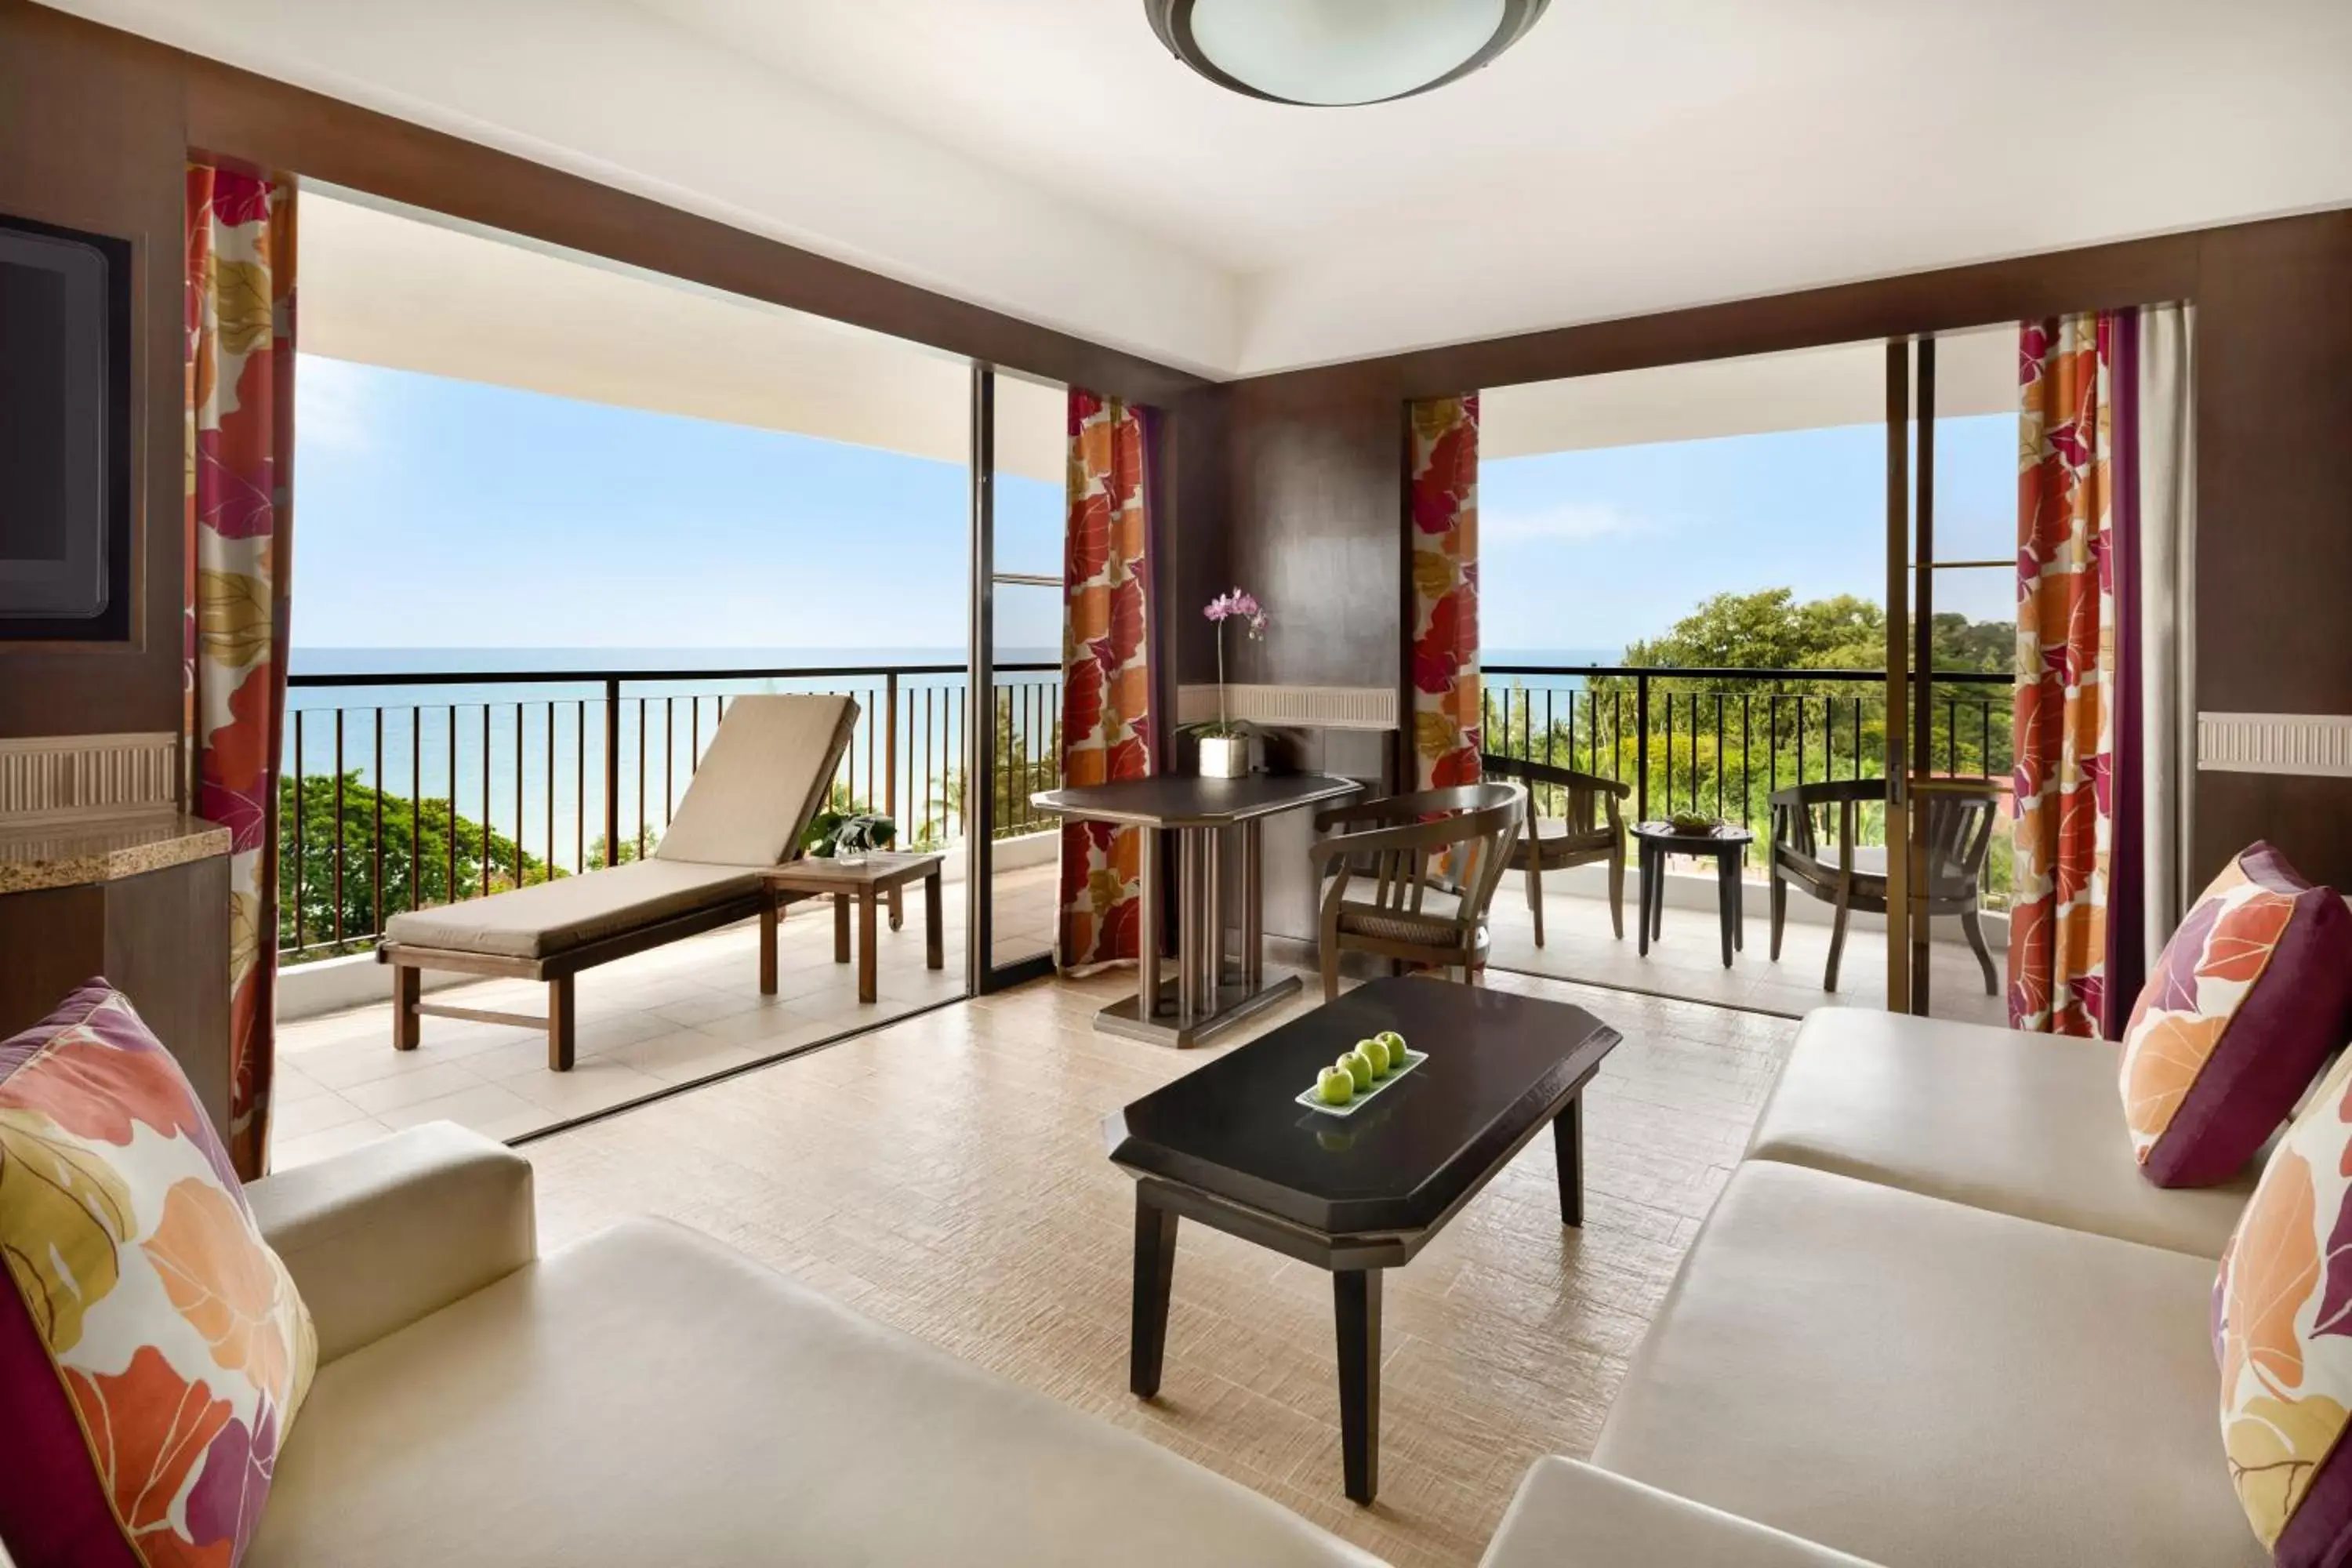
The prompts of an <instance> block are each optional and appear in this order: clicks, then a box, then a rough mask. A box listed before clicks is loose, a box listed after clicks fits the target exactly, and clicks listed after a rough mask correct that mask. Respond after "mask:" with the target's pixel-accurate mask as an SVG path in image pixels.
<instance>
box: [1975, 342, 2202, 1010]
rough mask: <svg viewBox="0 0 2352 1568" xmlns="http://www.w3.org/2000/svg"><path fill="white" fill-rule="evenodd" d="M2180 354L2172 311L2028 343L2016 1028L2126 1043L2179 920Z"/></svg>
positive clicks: (2187, 603)
mask: <svg viewBox="0 0 2352 1568" xmlns="http://www.w3.org/2000/svg"><path fill="white" fill-rule="evenodd" d="M2191 339H2192V321H2191V316H2190V312H2189V310H2188V309H2187V308H2186V307H2184V306H2180V305H2160V306H2148V307H2144V308H2141V309H2137V310H2111V311H2099V312H2095V313H2088V314H2084V315H2078V316H2068V317H2064V318H2062V319H2058V320H2053V321H2039V322H2033V321H2029V322H2027V323H2026V324H2025V325H2024V327H2023V328H2022V329H2021V334H2020V338H2019V348H2020V353H2019V366H2020V397H2019V416H2020V418H2019V469H2018V513H2017V524H2018V555H2017V560H2018V603H2017V697H2016V700H2017V714H2016V744H2017V773H2016V812H2017V815H2016V823H2015V829H2014V832H2015V839H2014V847H2015V855H2014V858H2013V864H2014V873H2013V875H2014V879H2015V887H2016V903H2015V905H2014V907H2013V908H2012V910H2011V914H2010V944H2009V973H2010V989H2009V1016H2010V1022H2011V1024H2012V1025H2013V1026H2016V1027H2018V1028H2022V1029H2038V1030H2044V1031H2047V1032H2050V1033H2053V1034H2063V1035H2083V1036H2104V1037H2106V1038H2108V1039H2118V1038H2121V1037H2122V1035H2123V1030H2124V1026H2125V1024H2126V1022H2127V1020H2128V1018H2129V1016H2130V1012H2131V1007H2132V1004H2133V1002H2134V1001H2135V999H2136V998H2137V996H2138V994H2139V991H2140V988H2141V985H2142V984H2143V983H2144V981H2145V980H2146V977H2147V972H2148V967H2149V965H2150V964H2152V963H2154V962H2155V959H2156V955H2157V954H2158V952H2160V951H2161V950H2162V948H2163V945H2164V942H2165V940H2166V938H2167V937H2168V936H2169V935H2170V934H2171V931H2172V928H2173V927H2174V926H2175V925H2176V924H2177V923H2178V922H2179V919H2180V914H2181V910H2182V901H2183V899H2184V897H2185V895H2186V892H2187V889H2185V888H2184V887H2183V886H2182V882H2181V879H2182V877H2183V875H2184V871H2183V867H2184V866H2185V864H2186V858H2187V857H2186V841H2187V834H2188V826H2189V784H2190V780H2191V776H2192V775H2191V769H2192V768H2193V766H2194V763H2193V759H2194V756H2195V745H2194V736H2195V728H2194V726H2195V714H2194V713H2193V711H2191V710H2190V698H2189V692H2190V689H2191V687H2190V682H2189V670H2190V668H2192V666H2191V664H2190V662H2189V661H2190V659H2191V658H2192V657H2193V655H2192V651H2191V649H2190V648H2189V647H2188V642H2187V638H2188V629H2189V626H2191V624H2192V621H2191V616H2190V613H2189V612H2190V607H2191V605H2192V603H2193V594H2194V580H2193V574H2194V563H2195V556H2196V552H2195V533H2196V517H2195V507H2194V500H2193V498H2194V492H2195V472H2194V467H2193V454H2194V450H2195V447H2194V442H2195V432H2194V427H2193V423H2192V416H2191V410H2192V407H2193V396H2192V389H2191V386H2190V373H2191V366H2192V350H2191Z"/></svg>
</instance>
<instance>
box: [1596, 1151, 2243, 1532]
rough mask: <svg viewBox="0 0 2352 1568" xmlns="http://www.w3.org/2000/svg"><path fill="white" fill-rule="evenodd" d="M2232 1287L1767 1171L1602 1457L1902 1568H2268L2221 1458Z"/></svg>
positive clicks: (1958, 1214) (1629, 1381) (1886, 1191)
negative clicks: (2041, 1567)
mask: <svg viewBox="0 0 2352 1568" xmlns="http://www.w3.org/2000/svg"><path fill="white" fill-rule="evenodd" d="M2211 1277H2212V1265H2211V1264H2210V1263H2209V1262H2207V1261H2205V1260H2204V1259H2201V1258H2191V1257H2188V1256H2186V1255H2184V1254H2181V1253H2178V1252H2170V1251H2167V1250H2164V1249H2162V1248H2160V1247H2142V1246H2140V1245H2138V1244H2137V1243H2134V1242H2127V1241H2117V1240H2115V1239H2113V1238H2112V1237H2102V1236H2090V1235H2085V1234H2084V1233H2082V1232H2079V1231H2070V1230H2064V1229H2061V1228H2059V1227H2058V1226H2049V1225H2042V1224H2040V1223H2038V1222H2036V1221H2032V1220H2025V1219H2019V1218H2016V1217H2014V1216H2012V1215H2003V1214H1993V1213H1990V1212H1988V1211H1986V1210H1983V1209H1975V1208H1969V1207H1966V1206H1964V1205H1959V1204H1955V1203H1948V1202H1946V1201H1944V1200H1943V1199H1940V1198H1932V1197H1926V1196H1922V1195H1921V1194H1916V1193H1910V1192H1905V1191H1902V1190H1900V1189H1897V1188H1894V1187H1885V1186H1879V1185H1877V1184H1873V1183H1868V1182H1859V1181H1855V1180H1853V1179H1852V1178H1850V1177H1846V1176H1838V1175H1832V1174H1830V1173H1826V1172H1822V1171H1815V1170H1808V1169H1805V1168H1803V1167H1801V1166H1795V1165H1784V1164H1779V1163H1772V1162H1769V1161H1749V1162H1748V1163H1743V1164H1742V1165H1741V1166H1740V1167H1739V1169H1738V1171H1737V1172H1735V1173H1733V1175H1732V1178H1731V1181H1730V1183H1729V1184H1728V1185H1727V1187H1726V1188H1725V1190H1724V1194H1723V1197H1722V1199H1721V1201H1720V1202H1719V1203H1718V1204H1717V1206H1716V1209H1715V1212H1714V1213H1713V1214H1712V1215H1710V1216H1709V1217H1708V1219H1707V1221H1706V1224H1705V1225H1704V1226H1702V1227H1701V1229H1700V1233H1699V1236H1698V1237H1697V1239H1696V1241H1695V1242H1694V1243H1693V1245H1692V1247H1691V1251H1690V1253H1689V1255H1688V1257H1687V1258H1685V1260H1684V1267H1683V1269H1682V1272H1681V1274H1680V1275H1679V1277H1678V1278H1677V1279H1676V1280H1675V1285H1674V1287H1673V1289H1671V1290H1670V1291H1669V1292H1668V1294H1667V1298H1666V1300H1665V1302H1664V1306H1663V1307H1662V1309H1661V1310H1660V1313H1659V1315H1658V1317H1657V1319H1656V1321H1654V1325H1653V1327H1652V1329H1651V1331H1650V1334H1649V1336H1648V1338H1647V1339H1646V1340H1645V1341H1644V1342H1643V1346H1642V1348H1641V1350H1640V1351H1639V1352H1636V1354H1635V1356H1634V1360H1633V1366H1632V1367H1631V1369H1630V1370H1629V1371H1628V1373H1627V1375H1626V1381H1625V1384H1624V1387H1623V1389H1622V1391H1621V1392H1620V1393H1619V1394H1618V1396H1617V1400H1616V1403H1615V1405H1613V1406H1612V1409H1611V1410H1610V1413H1609V1419H1608V1422H1607V1424H1606V1426H1604V1427H1603V1428H1602V1430H1601V1440H1600V1444H1599V1447H1598V1448H1597V1449H1596V1451H1595V1453H1594V1455H1593V1459H1594V1462H1595V1463H1596V1464H1599V1465H1601V1466H1602V1467H1603V1468H1608V1469H1612V1470H1616V1471H1618V1472H1620V1473H1621V1474H1623V1475H1627V1476H1630V1477H1632V1478H1633V1479H1635V1480H1639V1481H1646V1482H1648V1483H1649V1484H1650V1485H1652V1486H1655V1487H1660V1488H1663V1489H1665V1490H1667V1491H1670V1492H1675V1493H1679V1494H1680V1495H1682V1496H1684V1497H1686V1498H1689V1499H1690V1500H1693V1501H1695V1502H1700V1503H1706V1504H1708V1505H1710V1506H1712V1507H1715V1508H1719V1509H1722V1510H1726V1511H1727V1512H1730V1513H1735V1514H1739V1515H1741V1516H1743V1517H1745V1518H1748V1519H1751V1520H1754V1521H1758V1522H1759V1523H1761V1524H1766V1525H1770V1526H1773V1527H1774V1528H1777V1529H1780V1530H1784V1531H1789V1532H1790V1534H1793V1535H1798V1536H1801V1537H1803V1538H1805V1539H1807V1540H1809V1541H1815V1542H1820V1543H1822V1545H1825V1546H1831V1547H1834V1548H1836V1549H1838V1550H1840V1551H1843V1552H1852V1553H1853V1554H1854V1555H1856V1556H1859V1557H1863V1558H1865V1559H1868V1560H1869V1561H1871V1562H1874V1563H1885V1564H1886V1565H1887V1568H1946V1565H1948V1568H1983V1565H1984V1564H1987V1563H2000V1564H2003V1565H2004V1568H2032V1565H2033V1564H2042V1563H2047V1564H2053V1565H2055V1564H2067V1565H2069V1568H2073V1565H2076V1564H2081V1563H2132V1564H2135V1565H2136V1568H2161V1565H2164V1564H2170V1563H2180V1564H2184V1565H2189V1564H2193V1565H2194V1568H2231V1564H2245V1565H2248V1568H2252V1565H2255V1564H2260V1563H2266V1562H2267V1561H2268V1559H2267V1557H2266V1556H2265V1554H2264V1553H2263V1551H2262V1549H2261V1547H2260V1546H2258V1545H2257V1544H2256V1543H2255V1542H2254V1539H2253V1536H2252V1533H2251V1532H2250V1531H2247V1529H2246V1526H2245V1520H2244V1517H2243V1516H2242V1514H2241V1512H2240V1511H2239V1509H2238V1506H2237V1500H2236V1498H2235V1497H2234V1496H2233V1495H2232V1494H2231V1489H2230V1483H2229V1478H2228V1475H2227V1474H2226V1472H2225V1471H2224V1470H2223V1468H2222V1467H2221V1463H2220V1460H2219V1456H2218V1455H2217V1454H2216V1453H2215V1452H2214V1449H2215V1441H2214V1438H2215V1433H2214V1426H2213V1414H2212V1412H2213V1405H2212V1400H2213V1370H2212V1368H2213V1363H2212V1359H2211V1352H2210V1344H2209V1340H2208V1318H2207V1314H2208V1311H2209V1302H2210V1295H2211V1283H2212V1279H2211Z"/></svg>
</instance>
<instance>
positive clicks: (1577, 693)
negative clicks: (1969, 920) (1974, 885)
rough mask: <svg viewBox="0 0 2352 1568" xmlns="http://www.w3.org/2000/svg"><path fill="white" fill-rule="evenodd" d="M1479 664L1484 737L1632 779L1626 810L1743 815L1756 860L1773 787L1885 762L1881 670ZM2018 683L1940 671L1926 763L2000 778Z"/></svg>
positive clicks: (1879, 832) (2002, 872) (1866, 771)
mask: <svg viewBox="0 0 2352 1568" xmlns="http://www.w3.org/2000/svg"><path fill="white" fill-rule="evenodd" d="M1482 674H1483V676H1484V683H1483V684H1484V692H1483V698H1482V705H1483V715H1482V717H1483V721H1484V725H1485V732H1484V735H1483V737H1482V739H1481V742H1480V744H1481V746H1482V748H1483V749H1484V750H1486V751H1487V752H1493V753H1495V754H1497V755H1503V756H1513V757H1518V758H1522V759H1524V760H1527V761H1530V762H1539V763H1549V764H1551V765H1553V766H1556V767H1564V768H1574V769H1577V770H1579V771H1580V772H1584V773H1595V774H1598V775H1600V776H1601V777H1603V778H1608V779H1613V780H1617V781H1619V782H1621V783H1624V784H1631V785H1632V786H1633V798H1632V799H1631V800H1629V801H1628V802H1627V807H1628V810H1629V817H1630V819H1631V820H1635V821H1639V820H1647V819H1652V818H1656V817H1663V816H1669V815H1671V814H1673V813H1675V812H1678V811H1688V812H1694V813H1697V814H1700V815H1704V816H1713V817H1715V818H1717V820H1719V821H1724V822H1733V823H1738V824H1741V825H1744V826H1747V827H1748V829H1749V830H1750V831H1752V832H1754V833H1755V834H1756V837H1757V843H1756V845H1755V846H1754V847H1752V848H1751V849H1750V851H1749V864H1750V865H1751V866H1754V867H1760V866H1762V865H1764V864H1765V858H1766V855H1767V854H1768V853H1769V838H1770V824H1771V810H1770V806H1769V800H1770V798H1771V795H1772V792H1773V791H1775V790H1777V789H1780V788H1783V787H1785V786H1787V785H1790V784H1813V783H1819V782H1822V781H1825V780H1830V779H1870V778H1878V777H1881V776H1883V775H1884V773H1885V719H1886V691H1885V686H1886V677H1885V673H1884V672H1883V671H1879V670H1869V669H1739V668H1637V667H1633V666H1624V665H1529V664H1490V665H1487V666H1486V667H1485V668H1484V670H1483V671H1482ZM2011 689H2012V680H2011V676H2010V675H2009V674H2007V673H2006V672H1996V673H1986V672H1979V671H1969V672H1959V671H1954V672H1944V671H1938V672H1937V674H1936V676H1935V679H1934V680H1933V682H1932V683H1931V686H1930V715H1929V718H1930V724H1929V734H1930V740H1931V742H1932V743H1931V745H1930V747H1929V750H1928V754H1927V756H1926V757H1925V758H1924V759H1922V760H1923V761H1924V763H1925V764H1926V766H1925V768H1924V769H1923V771H1925V772H1928V773H1934V774H1937V775H1938V776H1942V777H1949V778H1990V779H1991V780H1993V781H1995V782H1996V783H1997V784H2000V783H2005V782H2006V781H2007V779H2008V777H2009V774H2010V770H2011V764H2012V761H2013V758H2014V751H2013V747H2012V740H2011V714H2012V700H2011ZM1544 804H1545V803H1544V802H1543V801H1541V800H1539V801H1538V809H1540V808H1541V807H1542V805H1544ZM1856 833H1857V837H1859V838H1860V840H1861V842H1863V843H1864V844H1865V845H1877V846H1883V845H1884V844H1885V813H1884V811H1883V810H1880V809H1876V808H1873V809H1869V810H1865V811H1864V813H1863V814H1862V820H1861V821H1860V823H1859V825H1858V826H1857V829H1856ZM1986 883H1987V889H1986V890H1987V895H1988V901H1989V902H1997V903H2005V902H2006V901H2007V894H2008V888H2009V864H2008V844H2007V836H2006V835H1996V836H1995V846H1994V850H1993V857H1992V861H1991V863H1990V865H1989V866H1988V868H1987V875H1986Z"/></svg>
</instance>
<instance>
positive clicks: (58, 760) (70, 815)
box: [0, 731, 180, 826]
mask: <svg viewBox="0 0 2352 1568" xmlns="http://www.w3.org/2000/svg"><path fill="white" fill-rule="evenodd" d="M179 772H180V738H179V737H178V736H177V735H174V734H172V733H170V732H169V731H165V732H163V733H159V734H138V735H36V736H32V737H29V738H26V739H23V740H13V741H12V740H0V822H7V823H10V824H14V825H18V826H28V825H33V824H38V823H44V822H75V821H79V820H81V819H83V818H86V817H96V816H124V815H126V814H129V813H133V812H142V811H156V810H161V809H164V808H168V807H171V806H174V805H177V804H178V803H179V798H180V778H179Z"/></svg>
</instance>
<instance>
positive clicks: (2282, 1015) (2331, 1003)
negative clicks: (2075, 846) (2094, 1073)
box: [2122, 844, 2352, 1187]
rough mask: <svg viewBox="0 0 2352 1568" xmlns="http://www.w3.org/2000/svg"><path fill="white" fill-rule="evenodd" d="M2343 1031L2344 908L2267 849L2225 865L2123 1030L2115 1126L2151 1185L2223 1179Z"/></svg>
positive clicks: (2349, 975)
mask: <svg viewBox="0 0 2352 1568" xmlns="http://www.w3.org/2000/svg"><path fill="white" fill-rule="evenodd" d="M2347 1031H2352V910H2347V909H2346V908H2345V907H2344V900H2343V899H2342V898H2340V897H2338V896H2337V894H2336V890H2335V889H2333V888H2315V887H2313V886H2312V885H2311V884H2310V883H2309V882H2306V881H2305V880H2304V879H2302V878H2301V877H2299V876H2297V875H2296V874H2295V869H2294V867H2292V866H2290V865H2288V864H2287V863H2286V858H2285V857H2284V856H2283V855H2281V854H2280V853H2279V852H2278V851H2277V850H2275V849H2273V848H2272V847H2270V846H2269V845H2267V844H2257V845H2255V846H2254V847H2252V848H2250V849H2246V850H2242V851H2241V852H2240V853H2239V855H2238V856H2237V858H2235V859H2233V860H2231V862H2230V863H2229V864H2228V865H2227V866H2225V867H2223V868H2221V875H2220V876H2218V877H2216V878H2214V879H2213V883H2212V885H2211V886H2210V887H2209V888H2207V889H2205V892H2204V895H2203V896H2202V897H2201V898H2200V899H2199V900H2197V904H2196V907H2195V908H2193V909H2191V910H2189V918H2188V919H2186V920H2184V921H2181V922H2180V928H2179V930H2178V931H2174V932H2173V933H2172V940H2171V941H2170V942H2166V943H2165V944H2164V954H2163V956H2162V957H2161V958H2159V959H2158V961H2157V964H2156V969H2155V971H2154V973H2151V974H2149V976H2148V977H2147V985H2145V986H2144V987H2142V988H2141V990H2140V994H2139V1001H2138V1003H2137V1005H2135V1006H2134V1007H2133V1009H2132V1016H2131V1022H2130V1024H2129V1025H2128V1026H2126V1028H2125V1030H2124V1059H2123V1072H2122V1089H2123V1099H2124V1118H2125V1121H2126V1123H2128V1125H2129V1126H2130V1128H2131V1136H2132V1148H2133V1150H2134V1151H2135V1152H2137V1154H2138V1156H2139V1163H2140V1167H2141V1169H2142V1170H2144V1171H2145V1172H2147V1177H2148V1179H2149V1180H2150V1181H2152V1182H2155V1183H2157V1184H2159V1185H2162V1186H2168V1187H2177V1186H2204V1185H2207V1184H2211V1183H2214V1182H2222V1181H2227V1180H2229V1179H2230V1178H2231V1176H2233V1175H2235V1174H2237V1173H2238V1172H2239V1171H2241V1170H2242V1169H2243V1167H2244V1166H2245V1163H2246V1162H2247V1161H2248V1160H2250V1159H2252V1157H2253V1154H2254V1152H2255V1151H2256V1150H2258V1149H2260V1148H2261V1147H2262V1146H2263V1142H2264V1141H2265V1140H2266V1139H2268V1138H2269V1137H2270V1135H2271V1134H2272V1133H2273V1132H2275V1131H2278V1127H2279V1124H2280V1123H2281V1122H2283V1121H2285V1120H2286V1119H2287V1117H2288V1116H2289V1115H2291V1114H2292V1113H2293V1112H2294V1105H2295V1101H2296V1100H2299V1099H2301V1098H2302V1096H2303V1091H2304V1090H2305V1089H2308V1088H2310V1087H2311V1080H2312V1079H2315V1078H2316V1077H2318V1076H2319V1072H2320V1069H2321V1068H2322V1067H2323V1066H2325V1065H2326V1060H2327V1057H2328V1053H2330V1052H2331V1051H2334V1050H2335V1049H2336V1047H2339V1046H2341V1045H2343V1044H2344V1039H2345V1036H2346V1034H2347Z"/></svg>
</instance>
